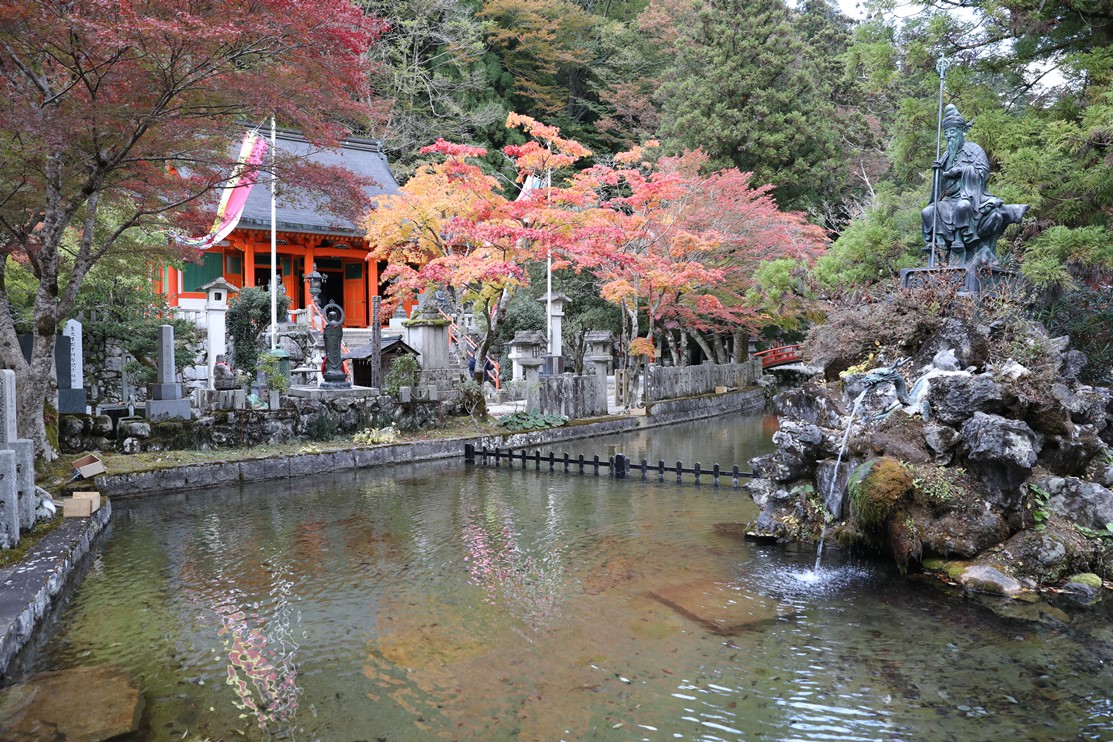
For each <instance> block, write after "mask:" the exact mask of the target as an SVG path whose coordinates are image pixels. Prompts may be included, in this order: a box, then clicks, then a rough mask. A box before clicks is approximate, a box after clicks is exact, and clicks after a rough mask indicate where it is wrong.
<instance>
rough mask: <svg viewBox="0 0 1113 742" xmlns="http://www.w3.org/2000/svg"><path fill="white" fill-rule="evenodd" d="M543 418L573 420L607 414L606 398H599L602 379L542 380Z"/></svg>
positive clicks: (566, 377) (562, 377) (566, 376)
mask: <svg viewBox="0 0 1113 742" xmlns="http://www.w3.org/2000/svg"><path fill="white" fill-rule="evenodd" d="M540 384H541V389H540V396H541V414H543V415H564V416H565V417H567V418H568V419H570V420H582V419H584V418H590V417H597V416H599V415H606V414H607V397H606V394H604V395H602V398H601V399H600V395H599V377H598V376H595V375H594V374H588V375H586V376H573V375H572V374H560V375H559V376H542V377H540Z"/></svg>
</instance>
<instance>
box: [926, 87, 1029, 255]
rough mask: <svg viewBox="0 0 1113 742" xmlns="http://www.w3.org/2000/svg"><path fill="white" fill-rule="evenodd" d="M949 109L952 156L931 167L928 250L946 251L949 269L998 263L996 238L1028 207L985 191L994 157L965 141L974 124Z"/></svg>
mask: <svg viewBox="0 0 1113 742" xmlns="http://www.w3.org/2000/svg"><path fill="white" fill-rule="evenodd" d="M973 123H974V122H973V120H971V121H969V122H967V121H966V119H965V118H963V116H962V114H961V113H959V112H958V109H957V108H956V107H955V106H954V105H953V104H952V105H948V106H947V109H946V111H945V112H944V114H943V125H942V126H943V134H944V136H945V137H946V139H947V152H946V154H945V155H944V156H943V159H942V160H937V161H936V162H933V163H932V165H931V166H932V168H933V170H934V175H935V177H934V178H933V181H932V194H931V203H930V204H929V205H928V206H927V207H926V208H925V209H924V210H923V212H922V215H921V217H922V219H921V226H922V230H923V237H924V244H925V248H924V249H925V250H931V249H932V245H933V244H934V245H935V246H936V247H942V248H944V249H946V250H947V253H948V260H947V262H948V264H950V265H958V266H963V265H993V264H995V263H996V262H997V240H998V239H1000V237H1001V235H1002V234H1003V233H1004V231H1005V227H1007V226H1008V225H1010V224H1019V223H1020V220H1021V219H1022V218H1023V217H1024V213H1025V212H1026V211H1028V204H1006V203H1003V202H1002V201H1001V199H999V198H997V197H996V196H993V195H991V194H990V193H989V191H988V190H987V189H986V184H987V183H988V181H989V158H988V157H987V156H986V153H985V150H984V149H982V148H981V147H979V146H978V145H977V144H975V143H974V142H969V141H967V140H966V132H967V131H968V130H969V129H970V127H971V126H972V125H973Z"/></svg>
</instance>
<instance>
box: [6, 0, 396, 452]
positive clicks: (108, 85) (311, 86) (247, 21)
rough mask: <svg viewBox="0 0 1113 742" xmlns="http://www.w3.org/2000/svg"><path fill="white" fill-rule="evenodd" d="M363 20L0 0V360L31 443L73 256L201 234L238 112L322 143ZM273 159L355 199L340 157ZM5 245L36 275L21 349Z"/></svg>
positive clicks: (364, 103) (330, 132)
mask: <svg viewBox="0 0 1113 742" xmlns="http://www.w3.org/2000/svg"><path fill="white" fill-rule="evenodd" d="M381 30H382V27H381V24H380V22H379V21H377V20H375V19H373V18H370V17H367V16H364V15H363V14H362V13H361V12H360V11H359V10H358V9H357V8H355V7H354V6H353V5H352V4H351V3H350V2H348V1H347V0H316V1H315V2H313V3H301V2H296V1H295V0H191V1H189V2H187V1H186V0H148V1H147V2H144V3H130V2H125V1H124V0H97V1H94V0H66V1H62V0H37V1H36V2H33V3H29V2H26V0H0V85H2V86H3V95H0V147H2V148H3V151H4V157H3V159H2V162H0V361H2V362H3V364H4V366H5V367H6V368H10V369H15V370H16V372H17V376H18V378H19V389H18V392H19V393H18V413H19V415H18V418H19V430H20V434H21V435H22V436H24V437H27V438H31V439H32V440H34V442H35V444H36V449H37V451H38V453H39V454H40V455H43V456H45V457H47V458H51V457H53V450H52V448H51V446H50V444H49V442H48V441H47V438H46V428H45V423H44V406H51V407H52V406H53V405H52V404H51V402H52V394H53V390H52V386H53V381H52V380H53V378H54V339H55V335H56V333H57V331H58V327H59V324H60V322H61V321H63V320H64V319H65V317H66V316H67V315H68V314H69V313H70V312H71V311H72V309H73V307H74V305H75V301H76V299H77V294H78V291H79V290H80V288H81V285H82V282H83V280H84V279H85V277H86V276H87V275H88V273H89V271H90V269H91V268H92V267H93V266H94V265H95V264H96V263H97V262H98V261H99V260H100V259H101V258H103V257H104V256H105V255H107V254H108V253H109V252H110V251H112V250H114V249H124V248H122V247H120V246H121V245H122V244H123V243H124V242H125V240H124V239H122V238H123V237H124V236H125V235H127V234H128V233H129V232H131V231H132V230H137V229H150V230H159V229H170V228H175V227H177V228H180V229H183V230H185V231H190V232H192V233H193V234H197V233H200V232H203V231H204V230H205V228H207V227H208V225H209V224H210V223H211V220H212V205H213V202H214V201H215V198H216V195H217V193H216V191H217V190H218V187H219V186H220V185H221V184H222V182H223V180H224V179H225V178H227V177H228V175H229V171H230V165H231V160H232V159H233V157H234V148H235V143H236V142H237V141H238V139H239V138H240V137H242V128H241V127H242V122H255V123H258V122H261V121H262V120H264V118H266V117H269V116H271V115H273V116H275V117H276V118H277V120H278V121H279V122H280V123H281V124H282V125H284V126H288V127H291V128H294V129H297V130H299V131H301V132H302V133H304V134H305V135H306V136H307V137H309V138H310V139H311V140H313V141H314V142H317V143H320V144H322V145H330V144H336V143H337V141H338V139H339V138H340V137H341V136H342V135H343V133H344V132H345V131H346V129H345V127H344V126H342V125H341V124H342V123H344V122H356V121H358V120H360V119H361V118H363V117H365V116H366V115H367V112H368V110H369V101H370V100H371V96H370V92H369V90H368V88H367V82H366V81H367V74H366V70H365V68H364V63H363V61H362V59H361V55H362V54H363V52H365V51H366V50H367V49H368V47H369V45H370V44H371V43H372V42H373V40H374V38H375V36H376V35H377V34H378V33H380V32H381ZM277 167H279V168H280V169H282V168H284V167H289V168H291V169H293V168H298V170H297V171H296V173H295V172H293V171H292V170H291V171H287V177H296V179H297V180H298V181H299V184H300V185H301V186H302V187H303V188H305V189H315V190H317V191H319V192H320V193H321V195H322V198H323V199H324V201H326V202H327V203H328V208H330V209H332V210H336V211H344V210H351V209H354V208H358V206H359V204H361V203H362V201H363V195H362V190H361V188H360V185H361V184H360V183H357V182H354V181H353V180H352V178H351V177H347V176H344V175H343V174H342V171H338V170H335V171H332V172H327V171H326V170H324V169H322V168H319V167H318V168H316V169H314V168H312V167H310V166H308V165H307V164H305V163H296V162H290V163H286V164H284V163H283V162H282V161H281V160H280V161H279V162H278V164H277ZM106 210H111V211H112V215H113V218H112V220H111V222H110V223H106V221H105V220H104V219H103V218H102V215H103V213H104V212H105V211H106ZM13 261H14V262H18V263H20V264H21V265H22V266H24V267H26V268H27V269H28V270H29V271H30V272H31V273H32V274H33V276H34V280H35V282H36V284H37V285H36V287H35V291H34V298H33V302H34V309H33V318H34V322H33V324H34V327H33V343H32V350H31V360H30V362H28V361H27V360H25V359H24V357H23V354H22V353H21V351H20V348H19V343H18V340H17V337H16V328H15V322H14V321H13V313H15V312H16V311H17V310H16V308H14V307H13V306H12V305H11V303H10V301H9V298H8V295H7V292H6V289H5V277H6V274H7V270H8V267H9V266H10V265H12V264H13ZM140 262H141V261H140V260H138V259H137V260H136V261H135V263H140ZM137 267H138V266H137Z"/></svg>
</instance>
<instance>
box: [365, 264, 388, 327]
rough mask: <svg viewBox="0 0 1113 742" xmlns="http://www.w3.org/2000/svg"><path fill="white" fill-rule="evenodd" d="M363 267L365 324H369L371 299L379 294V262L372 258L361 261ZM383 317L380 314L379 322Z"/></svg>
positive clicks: (371, 318)
mask: <svg viewBox="0 0 1113 742" xmlns="http://www.w3.org/2000/svg"><path fill="white" fill-rule="evenodd" d="M363 264H364V266H366V267H365V269H364V271H363V274H364V275H365V276H366V277H367V324H368V326H371V324H372V321H373V320H374V317H372V316H371V307H373V306H375V302H374V301H372V299H374V298H375V297H376V296H378V295H379V264H378V263H377V262H375V261H374V260H365V261H364V262H363ZM383 319H384V318H383V317H382V315H381V314H380V316H379V324H380V325H381V324H383Z"/></svg>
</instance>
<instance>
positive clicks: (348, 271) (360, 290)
mask: <svg viewBox="0 0 1113 742" xmlns="http://www.w3.org/2000/svg"><path fill="white" fill-rule="evenodd" d="M317 272H319V273H320V274H321V275H323V276H325V277H326V279H327V280H325V282H324V284H323V285H322V286H321V306H325V305H326V304H328V303H329V302H330V301H334V302H336V303H337V304H339V305H340V306H341V307H342V308H343V309H344V315H345V316H344V325H345V326H346V327H367V278H366V271H365V270H364V261H363V260H359V259H355V260H352V259H349V258H331V257H328V258H317Z"/></svg>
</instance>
